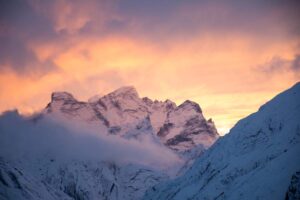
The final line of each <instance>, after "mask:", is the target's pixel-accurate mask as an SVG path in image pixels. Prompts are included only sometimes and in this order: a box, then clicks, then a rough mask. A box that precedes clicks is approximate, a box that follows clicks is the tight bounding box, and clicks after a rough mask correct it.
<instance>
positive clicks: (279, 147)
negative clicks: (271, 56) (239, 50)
mask: <svg viewBox="0 0 300 200" xmlns="http://www.w3.org/2000/svg"><path fill="white" fill-rule="evenodd" d="M299 153H300V83H297V84H296V85H295V86H293V87H292V88H290V89H289V90H287V91H285V92H283V93H281V94H279V95H278V96H276V97H275V98H274V99H272V100H271V101H269V102H267V103H266V104H265V105H263V106H262V107H261V108H260V109H259V110H258V111H257V112H256V113H254V114H252V115H250V116H248V117H246V118H244V119H242V120H240V121H239V122H238V123H237V124H236V125H235V126H234V127H233V128H232V129H231V130H230V132H229V134H227V135H226V136H224V137H222V138H220V139H219V140H218V141H217V142H216V143H215V144H214V145H213V146H212V147H211V148H210V149H209V150H208V151H206V152H205V153H204V154H203V155H202V156H200V157H199V158H198V159H197V160H196V161H195V162H194V164H193V165H192V166H191V168H190V169H189V170H188V171H187V172H186V173H185V174H184V175H182V176H180V177H178V178H176V179H174V180H168V181H165V182H163V183H159V184H158V185H156V186H154V187H152V188H149V189H148V190H147V192H146V194H145V196H144V198H143V199H147V200H150V199H153V200H154V199H155V200H159V199H162V200H168V199H172V200H176V199H178V200H183V199H218V200H221V199H223V200H225V199H230V200H235V199H237V200H241V199H274V200H276V199H299V197H300V182H299V173H300V157H299Z"/></svg>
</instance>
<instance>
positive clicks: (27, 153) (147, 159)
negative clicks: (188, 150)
mask: <svg viewBox="0 0 300 200" xmlns="http://www.w3.org/2000/svg"><path fill="white" fill-rule="evenodd" d="M74 127H75V128H74ZM74 127H71V126H70V124H67V123H64V122H63V121H58V120H53V119H51V118H47V117H42V118H41V119H39V120H38V121H34V120H32V118H30V117H29V118H28V117H24V116H21V115H20V114H19V113H18V112H17V111H8V112H5V113H3V114H2V115H1V116H0V156H1V157H4V158H6V159H9V160H17V159H20V158H23V159H35V158H43V157H45V156H47V157H49V158H51V159H55V160H58V161H60V162H64V161H66V162H68V161H69V160H83V161H99V162H101V161H108V162H115V163H117V164H118V163H119V164H121V163H125V164H140V165H146V166H149V167H153V168H160V169H164V168H170V167H172V166H176V165H177V166H178V163H181V162H182V161H181V160H180V158H179V157H178V156H177V155H176V154H175V153H173V152H172V151H171V150H169V149H168V148H166V147H165V146H163V145H161V144H159V143H157V142H155V141H153V140H151V139H149V138H147V136H145V138H144V139H143V140H142V141H138V140H127V139H124V138H121V137H118V136H111V135H107V134H101V133H99V132H93V130H91V129H87V128H84V127H82V128H78V125H77V126H74ZM91 133H92V134H91Z"/></svg>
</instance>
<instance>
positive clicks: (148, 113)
mask: <svg viewBox="0 0 300 200" xmlns="http://www.w3.org/2000/svg"><path fill="white" fill-rule="evenodd" d="M44 114H45V115H52V116H53V117H54V118H55V117H57V118H64V119H65V120H68V121H73V122H74V121H75V122H74V123H85V125H90V126H92V127H93V128H96V129H97V130H98V131H99V134H113V135H118V136H121V137H124V138H132V137H133V135H135V137H136V138H138V136H137V135H138V134H142V135H144V134H145V133H146V132H148V133H149V132H152V133H150V134H152V135H153V138H156V139H157V140H159V141H161V142H162V143H163V144H165V145H166V146H168V147H169V148H170V149H172V150H174V151H176V152H177V153H178V154H180V155H181V156H185V157H187V158H190V157H193V156H195V155H199V154H200V153H201V152H202V151H203V150H204V149H206V148H208V147H209V146H210V145H212V144H213V143H214V141H216V140H217V139H218V137H219V135H218V133H217V130H216V128H215V126H214V123H213V122H212V120H211V119H210V120H206V119H205V118H204V116H203V113H202V110H201V108H200V106H199V105H198V104H197V103H195V102H192V101H189V100H187V101H185V102H184V103H182V104H181V105H179V106H176V104H175V103H174V102H172V101H170V100H166V101H156V100H155V101H152V100H151V99H149V98H147V97H144V98H140V97H139V95H138V93H137V91H136V89H135V88H133V87H122V88H120V89H117V90H116V91H114V92H112V93H109V94H107V95H105V96H103V97H98V98H92V99H91V100H90V101H88V102H80V101H77V100H76V99H75V98H74V97H73V96H72V95H71V94H69V93H67V92H55V93H53V94H52V98H51V102H50V103H49V104H48V106H47V107H46V109H45V110H44ZM145 123H147V125H146V124H145ZM141 124H143V125H142V126H146V129H147V130H142V129H141ZM144 128H145V127H144ZM133 132H135V134H133ZM200 147H202V148H200ZM196 149H197V151H198V153H196V154H195V150H196ZM190 152H193V153H190Z"/></svg>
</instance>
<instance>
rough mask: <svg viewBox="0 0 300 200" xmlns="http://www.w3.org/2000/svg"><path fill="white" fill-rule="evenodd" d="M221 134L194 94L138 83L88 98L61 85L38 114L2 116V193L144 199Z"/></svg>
mask: <svg viewBox="0 0 300 200" xmlns="http://www.w3.org/2000/svg"><path fill="white" fill-rule="evenodd" d="M218 137H219V135H218V133H217V131H216V128H215V126H214V124H213V122H212V120H206V119H205V118H204V116H203V114H202V111H201V109H200V106H199V105H198V104H196V103H194V102H191V101H186V102H184V103H183V104H181V105H179V106H176V104H175V103H173V102H171V101H170V100H166V101H164V102H162V101H156V100H155V101H153V100H151V99H149V98H147V97H145V98H140V97H139V96H138V93H137V92H136V90H135V89H134V88H133V87H123V88H120V89H118V90H116V91H114V92H112V93H109V94H107V95H105V96H103V97H99V96H95V97H92V98H90V99H89V101H88V102H82V101H78V100H77V99H75V98H74V96H73V95H72V94H70V93H67V92H54V93H53V94H52V95H51V102H50V103H49V104H48V105H47V106H46V108H45V109H43V110H42V111H41V112H40V113H38V114H36V115H34V116H30V117H24V116H21V115H20V114H19V113H18V112H17V111H10V112H6V113H4V114H3V115H1V116H0V199H1V200H2V199H5V200H7V199H12V200H14V199H46V200H48V199H49V200H50V199H76V200H88V199H107V200H108V199H109V200H120V199H122V200H123V199H124V200H126V199H128V200H129V199H141V198H142V196H143V195H144V193H145V191H146V190H147V189H148V188H150V187H153V186H154V185H156V184H158V183H159V182H162V181H165V180H167V179H170V178H172V177H174V176H175V175H176V174H177V172H178V171H179V169H180V168H181V167H182V166H187V165H188V164H190V163H191V161H192V160H193V159H194V158H195V157H197V156H199V155H200V154H202V152H203V151H204V150H205V149H207V148H208V147H209V146H210V145H211V144H212V143H213V142H214V141H215V140H217V139H218ZM184 169H185V168H184ZM181 171H182V170H181Z"/></svg>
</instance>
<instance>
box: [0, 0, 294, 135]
mask: <svg viewBox="0 0 300 200" xmlns="http://www.w3.org/2000/svg"><path fill="white" fill-rule="evenodd" d="M299 9H300V2H299V1H297V0H285V1H284V0H265V1H260V0H252V1H246V0H239V1H235V0H210V1H208V0H187V1H180V0H172V1H171V0H151V1H149V0H87V1H85V0H60V1H59V0H51V1H50V0H10V1H5V0H0V44H1V45H0V112H4V111H5V110H11V109H18V110H19V111H20V112H21V113H23V114H30V113H34V112H37V111H39V110H41V109H42V108H44V107H45V106H46V105H47V103H48V102H49V101H50V94H51V93H52V92H53V91H68V92H70V93H72V94H73V95H74V96H75V97H76V98H77V99H79V100H87V99H88V98H90V97H91V96H94V95H104V94H106V93H109V92H111V91H113V90H115V89H117V88H119V87H121V86H127V85H132V86H134V87H136V89H137V91H138V92H139V95H140V96H141V97H144V96H148V97H150V98H152V99H158V100H165V99H171V100H173V101H174V102H176V103H177V104H178V105H179V104H180V103H182V102H183V101H184V100H186V99H190V100H193V101H195V102H197V103H199V104H200V106H201V108H202V110H203V111H204V115H205V117H206V118H212V119H213V120H214V122H215V124H216V126H217V128H218V130H219V132H220V133H221V134H225V133H226V132H227V131H228V130H229V129H230V128H231V127H232V126H233V125H234V124H235V123H236V122H237V121H238V120H239V119H241V118H243V117H245V116H247V115H249V114H251V113H252V112H255V111H256V110H257V109H258V108H259V106H260V105H262V104H263V103H265V102H266V101H268V100H270V98H272V97H273V96H275V95H276V94H278V93H279V92H281V91H283V90H285V89H287V88H289V87H291V86H292V85H293V84H295V83H296V82H298V81H299V80H300V22H299V21H300V20H298V19H300V16H299V13H298V11H299Z"/></svg>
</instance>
